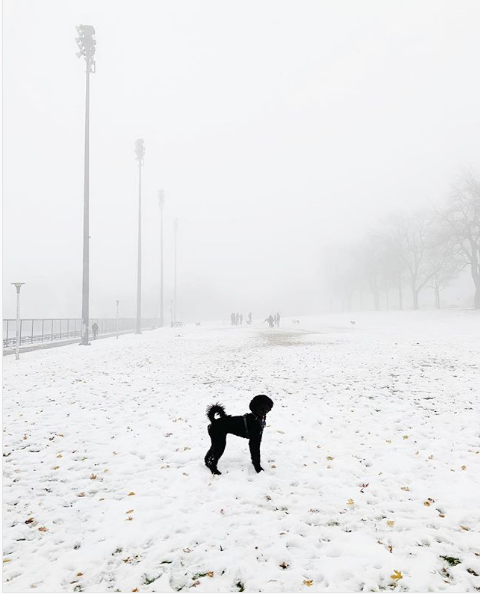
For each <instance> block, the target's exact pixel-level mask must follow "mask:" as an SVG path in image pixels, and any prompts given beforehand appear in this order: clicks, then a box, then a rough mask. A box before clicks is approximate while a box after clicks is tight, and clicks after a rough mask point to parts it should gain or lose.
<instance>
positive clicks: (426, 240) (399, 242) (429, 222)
mask: <svg viewBox="0 0 480 594" xmlns="http://www.w3.org/2000/svg"><path fill="white" fill-rule="evenodd" d="M387 223H388V224H387V233H388V237H389V241H390V242H391V247H392V249H393V250H394V252H395V253H396V255H397V257H398V258H399V260H400V261H401V262H403V264H404V266H405V273H406V276H407V277H408V279H409V281H410V287H411V291H412V300H413V309H419V303H418V298H419V295H420V291H421V290H422V289H423V288H424V287H425V286H426V285H427V284H428V282H429V281H430V280H431V278H432V277H433V276H434V274H435V270H433V269H432V265H431V264H432V263H431V259H430V258H429V256H430V254H431V251H432V250H433V249H435V247H436V246H435V243H434V236H433V229H434V221H433V216H432V214H431V213H429V212H427V211H418V212H416V213H413V214H404V213H400V214H396V215H392V216H390V217H389V218H388V220H387Z"/></svg>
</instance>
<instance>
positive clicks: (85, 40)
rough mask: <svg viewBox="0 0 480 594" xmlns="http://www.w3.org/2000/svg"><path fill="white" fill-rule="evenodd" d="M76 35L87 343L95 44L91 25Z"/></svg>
mask: <svg viewBox="0 0 480 594" xmlns="http://www.w3.org/2000/svg"><path fill="white" fill-rule="evenodd" d="M77 32H78V37H77V39H76V41H77V45H78V49H79V50H80V51H79V52H78V53H77V56H78V57H79V58H80V57H82V56H83V57H84V58H85V63H86V70H85V72H86V97H85V165H84V178H83V280H82V342H81V343H80V344H85V345H87V344H89V342H88V326H89V311H88V306H89V281H90V279H89V274H90V244H89V241H90V229H89V225H90V223H89V201H90V195H89V190H90V188H89V173H90V171H89V170H90V155H89V149H90V146H89V145H90V74H93V73H95V60H94V59H93V58H94V56H95V45H96V44H97V42H96V41H95V39H94V38H93V36H94V35H95V29H94V28H93V27H92V26H91V25H79V26H78V27H77Z"/></svg>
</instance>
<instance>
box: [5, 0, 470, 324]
mask: <svg viewBox="0 0 480 594" xmlns="http://www.w3.org/2000/svg"><path fill="white" fill-rule="evenodd" d="M80 23H83V24H92V25H94V27H95V28H96V39H97V55H96V62H97V73H96V74H95V75H93V76H92V79H91V91H92V92H91V145H90V146H91V178H90V200H91V202H90V213H91V219H90V221H91V242H90V255H91V301H90V312H91V315H92V316H114V313H115V299H120V300H121V307H122V314H123V315H128V316H134V314H135V295H136V258H137V254H136V242H137V235H136V228H137V227H136V225H137V220H136V216H137V184H138V177H137V167H136V162H135V160H134V152H133V148H134V142H135V140H136V139H137V138H144V139H145V145H146V155H145V167H144V169H143V188H144V192H143V212H144V218H143V223H144V226H143V236H144V241H143V252H144V265H143V279H144V280H143V290H144V302H143V303H144V306H143V312H144V316H145V317H148V316H153V315H157V314H158V304H157V300H158V294H159V234H158V229H159V209H158V199H157V192H158V190H159V189H160V188H163V189H164V190H165V195H166V207H165V258H166V261H165V266H166V268H165V280H166V285H167V286H166V291H167V295H166V299H167V301H168V300H169V299H170V295H171V286H172V282H173V278H172V277H173V271H172V270H173V269H172V259H173V249H172V246H173V218H174V217H179V219H180V232H179V317H184V318H185V319H186V320H188V319H190V320H191V319H197V318H198V319H202V318H203V317H210V318H212V317H213V318H216V319H218V318H227V317H228V316H229V314H230V312H231V311H233V310H238V311H240V310H243V311H244V312H245V311H248V310H250V309H252V310H253V311H254V314H256V315H258V317H260V316H263V315H264V314H265V316H266V315H268V313H269V312H270V311H275V310H280V311H285V312H298V313H302V312H303V311H305V312H307V311H309V312H314V311H315V308H316V306H317V304H318V303H320V301H321V298H322V291H323V289H324V287H322V284H321V278H320V275H319V265H318V261H319V259H320V258H319V254H320V253H321V252H322V246H325V245H331V243H332V242H333V241H335V240H336V239H337V238H339V239H341V240H343V238H346V237H348V236H350V235H353V236H357V237H358V236H361V235H362V234H363V233H364V232H365V230H366V229H367V228H368V227H369V226H370V225H373V224H375V221H376V219H377V217H378V216H382V215H383V214H384V213H386V212H390V211H392V210H396V209H398V208H414V207H415V206H417V205H418V206H419V205H424V204H430V203H435V202H437V201H441V200H442V199H443V198H444V197H445V196H446V194H447V193H448V191H449V187H450V184H451V182H452V181H453V179H454V177H455V176H456V175H457V174H458V173H459V171H460V169H461V168H463V167H474V168H476V169H477V170H478V169H479V163H480V134H479V130H480V109H479V105H480V76H479V68H478V65H479V62H478V60H479V56H480V36H479V34H478V29H479V24H480V3H479V2H476V1H468V0H463V1H462V2H456V1H453V0H452V1H449V2H444V1H441V0H434V1H420V2H418V1H385V0H379V1H369V0H364V1H362V2H358V1H352V2H349V1H337V0H336V1H333V0H332V1H330V2H326V1H323V2H322V1H318V0H315V1H312V2H309V1H307V0H303V1H302V2H301V3H298V2H294V1H293V0H289V1H283V0H274V1H269V0H261V1H258V0H255V1H248V0H242V1H241V2H240V1H232V2H224V1H210V0H202V2H197V1H186V0H185V1H184V0H182V1H176V2H173V1H163V2H160V1H153V0H150V1H145V0H143V1H141V0H140V1H139V0H135V1H133V0H132V1H118V0H115V1H110V0H102V1H101V2H99V1H98V0H95V1H87V0H82V2H79V1H75V2H74V1H71V0H55V1H53V0H41V1H38V2H34V1H32V0H4V7H3V30H4V41H3V44H4V48H3V49H4V57H3V67H4V71H3V118H4V120H3V123H4V132H3V148H4V157H3V159H4V162H3V166H4V179H3V198H4V201H3V204H4V206H3V216H4V274H3V281H4V291H3V295H4V317H11V316H13V315H14V305H15V289H14V288H13V287H12V286H11V285H10V283H11V282H13V281H23V282H25V283H26V285H25V286H24V287H23V289H22V305H23V307H22V316H24V317H30V316H31V317H40V316H48V317H52V316H72V317H80V315H81V282H82V237H83V218H82V217H83V142H84V136H83V135H84V92H85V86H84V85H85V75H84V70H85V68H84V62H83V60H82V61H81V60H79V59H78V58H77V57H76V55H75V53H76V51H77V47H76V43H75V37H76V30H75V25H77V24H80ZM17 244H18V245H17ZM167 309H168V308H167V307H166V316H167V318H168V312H167Z"/></svg>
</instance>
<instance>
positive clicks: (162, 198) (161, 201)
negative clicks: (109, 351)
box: [158, 190, 165, 328]
mask: <svg viewBox="0 0 480 594" xmlns="http://www.w3.org/2000/svg"><path fill="white" fill-rule="evenodd" d="M158 205H159V207H160V328H162V327H163V325H164V321H163V207H164V205H165V192H164V191H163V190H160V191H159V192H158Z"/></svg>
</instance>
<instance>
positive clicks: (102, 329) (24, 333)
mask: <svg viewBox="0 0 480 594" xmlns="http://www.w3.org/2000/svg"><path fill="white" fill-rule="evenodd" d="M94 323H96V324H97V326H98V336H102V335H105V334H115V333H116V331H117V320H116V318H92V319H91V320H90V339H93V332H92V325H93V324H94ZM136 323H137V321H136V319H135V318H119V319H118V330H119V332H120V333H122V334H125V333H126V332H134V331H135V329H136ZM158 326H159V320H158V319H157V318H149V319H143V320H142V329H143V330H147V329H153V328H157V327H158ZM16 327H17V320H16V319H15V318H9V319H4V320H3V348H8V347H14V346H15V344H16V342H17V338H16ZM81 329H82V320H81V318H54V319H52V318H35V319H29V318H27V319H21V320H20V346H22V345H26V344H27V345H30V344H41V343H44V342H61V341H67V340H74V339H75V338H78V339H80V338H81Z"/></svg>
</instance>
